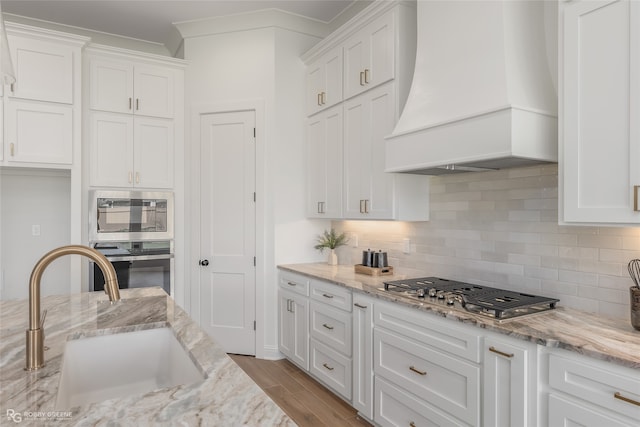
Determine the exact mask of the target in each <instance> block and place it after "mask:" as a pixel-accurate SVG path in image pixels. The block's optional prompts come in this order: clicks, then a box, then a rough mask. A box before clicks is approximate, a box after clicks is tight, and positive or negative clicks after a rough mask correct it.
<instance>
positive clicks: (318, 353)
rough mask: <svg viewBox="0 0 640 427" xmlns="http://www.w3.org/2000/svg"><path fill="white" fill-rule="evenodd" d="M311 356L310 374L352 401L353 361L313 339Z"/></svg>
mask: <svg viewBox="0 0 640 427" xmlns="http://www.w3.org/2000/svg"><path fill="white" fill-rule="evenodd" d="M309 354H310V361H309V362H310V363H309V372H311V374H312V375H314V376H315V377H316V378H318V379H319V380H320V381H322V382H323V383H324V384H326V385H327V386H328V387H330V388H331V389H332V390H334V391H335V392H336V393H338V394H340V395H341V396H342V397H344V398H345V399H347V400H351V359H349V358H348V357H345V356H343V355H342V354H340V353H338V352H337V351H335V350H333V349H331V348H329V347H327V346H326V345H324V344H322V343H320V342H318V341H316V340H315V339H311V342H310V346H309Z"/></svg>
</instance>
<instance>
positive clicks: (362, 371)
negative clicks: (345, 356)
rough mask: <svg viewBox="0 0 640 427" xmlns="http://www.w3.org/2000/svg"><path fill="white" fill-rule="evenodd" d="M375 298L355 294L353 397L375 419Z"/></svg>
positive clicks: (361, 408)
mask: <svg viewBox="0 0 640 427" xmlns="http://www.w3.org/2000/svg"><path fill="white" fill-rule="evenodd" d="M374 302H375V298H370V297H368V296H366V295H364V294H360V293H355V294H354V295H353V343H352V344H353V350H352V354H353V398H352V400H351V403H352V405H353V407H354V408H356V409H357V410H358V412H359V413H360V414H361V415H362V416H364V417H365V418H367V419H369V420H372V419H373V308H374Z"/></svg>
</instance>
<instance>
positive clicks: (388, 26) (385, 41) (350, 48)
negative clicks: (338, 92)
mask: <svg viewBox="0 0 640 427" xmlns="http://www.w3.org/2000/svg"><path fill="white" fill-rule="evenodd" d="M395 39H396V31H395V22H394V14H393V13H387V14H385V15H383V16H381V17H379V18H378V19H376V20H375V21H373V22H371V23H370V24H367V25H366V26H365V27H364V28H362V29H361V30H360V31H358V32H357V33H356V34H354V35H353V36H351V37H350V38H349V39H348V40H347V41H346V42H345V44H344V97H345V99H348V98H351V97H352V96H355V95H358V94H360V93H362V92H364V91H366V90H369V89H371V88H373V87H376V86H378V85H380V84H382V83H384V82H387V81H389V80H391V79H393V78H394V74H395ZM391 130H393V129H391Z"/></svg>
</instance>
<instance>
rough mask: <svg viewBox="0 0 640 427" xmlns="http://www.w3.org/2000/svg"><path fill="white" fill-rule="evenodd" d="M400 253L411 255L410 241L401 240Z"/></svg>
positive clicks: (406, 239)
mask: <svg viewBox="0 0 640 427" xmlns="http://www.w3.org/2000/svg"><path fill="white" fill-rule="evenodd" d="M402 252H403V253H405V254H410V253H411V239H409V238H404V239H402Z"/></svg>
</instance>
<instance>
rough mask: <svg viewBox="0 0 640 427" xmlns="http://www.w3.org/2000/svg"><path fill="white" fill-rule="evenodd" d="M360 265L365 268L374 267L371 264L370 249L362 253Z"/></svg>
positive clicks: (371, 255) (371, 254)
mask: <svg viewBox="0 0 640 427" xmlns="http://www.w3.org/2000/svg"><path fill="white" fill-rule="evenodd" d="M362 265H364V266H365V267H375V265H374V264H373V252H372V251H371V249H367V250H366V251H362Z"/></svg>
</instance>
